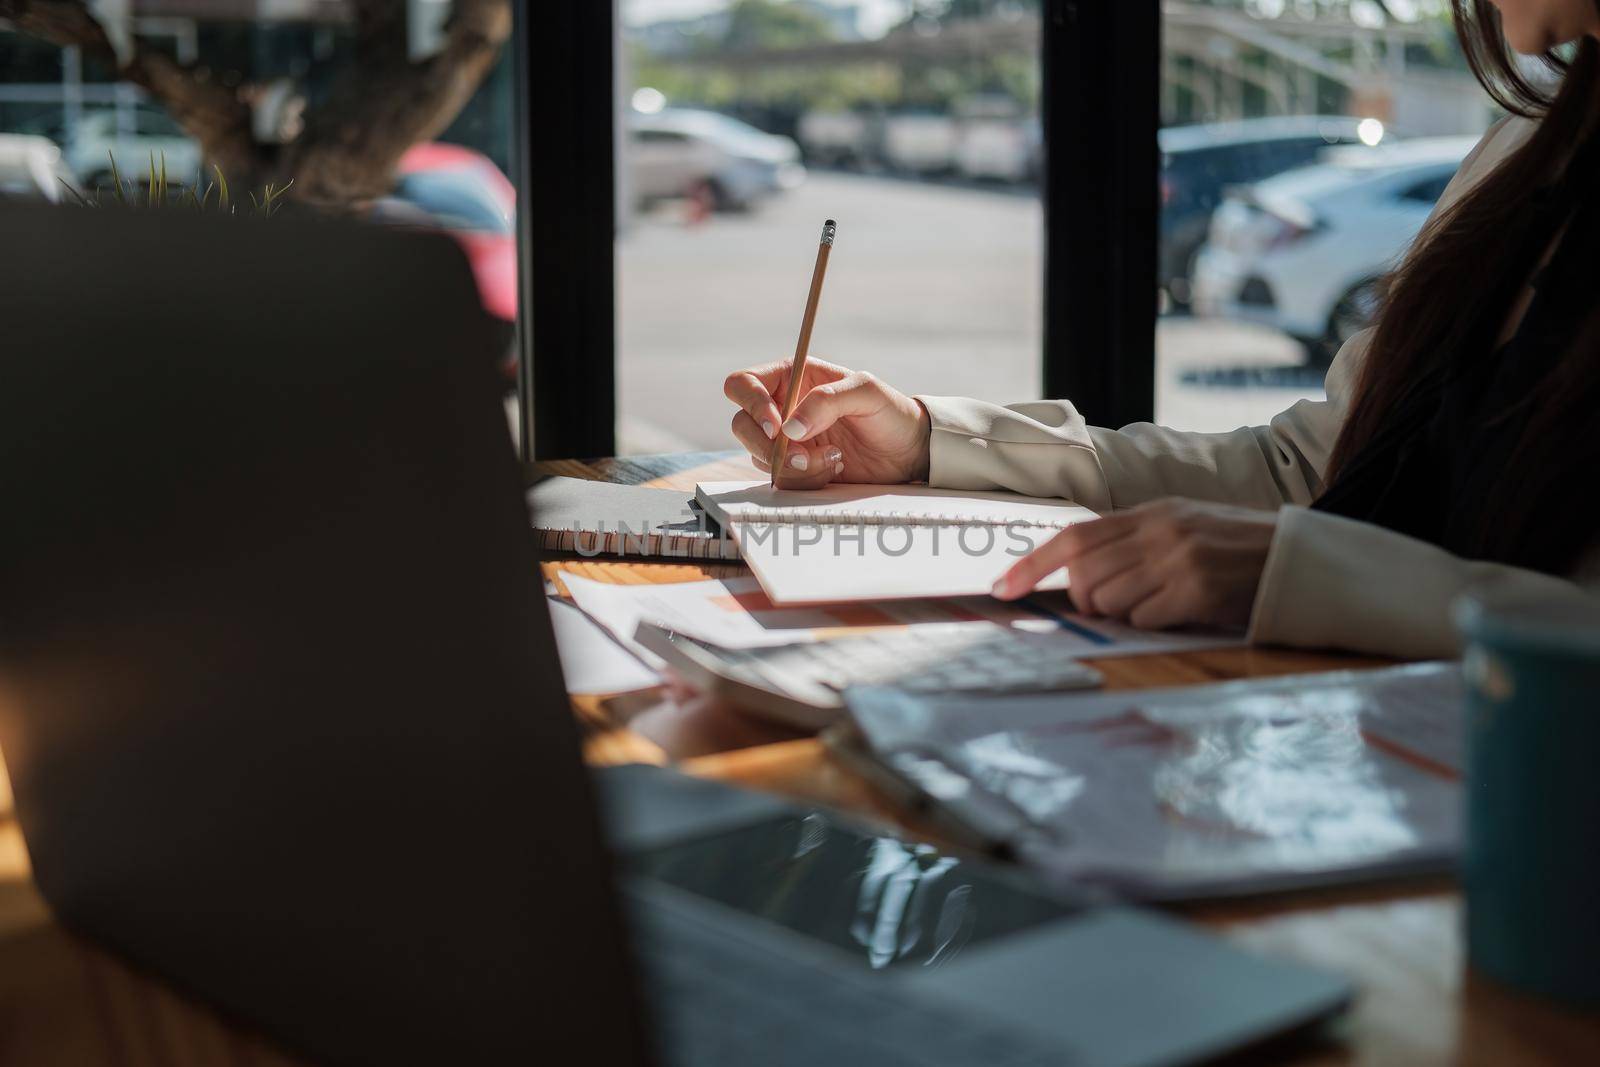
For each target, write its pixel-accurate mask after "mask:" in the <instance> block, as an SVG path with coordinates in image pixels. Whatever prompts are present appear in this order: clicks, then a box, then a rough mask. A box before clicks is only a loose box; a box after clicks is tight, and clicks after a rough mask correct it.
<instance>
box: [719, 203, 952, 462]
mask: <svg viewBox="0 0 1600 1067" xmlns="http://www.w3.org/2000/svg"><path fill="white" fill-rule="evenodd" d="M834 233H835V224H834V222H833V220H831V219H830V220H828V222H827V223H826V224H825V226H824V227H823V236H822V241H821V243H820V244H819V245H818V249H817V262H816V266H815V267H814V268H813V270H812V279H811V289H810V292H809V294H808V296H807V299H806V311H805V316H804V317H803V319H802V321H801V328H800V340H799V344H798V345H797V346H796V351H795V358H794V359H793V360H783V361H781V362H777V363H768V364H764V365H762V366H758V367H752V368H749V369H748V370H742V371H738V372H736V373H734V374H731V375H729V376H728V378H727V380H726V381H725V382H724V383H723V392H724V393H725V394H726V395H727V397H728V399H729V400H732V401H733V402H734V403H735V404H738V405H739V408H740V410H739V412H738V413H737V414H736V415H735V416H734V419H733V433H734V436H735V437H737V438H738V439H739V442H740V443H741V444H742V445H744V447H745V448H746V449H747V450H749V452H750V456H751V460H752V462H753V463H754V464H755V466H756V467H757V468H758V469H760V470H763V471H766V472H768V473H769V474H771V475H772V476H773V484H775V485H777V486H779V487H780V488H784V489H815V488H820V487H822V486H824V485H827V484H828V483H829V482H832V481H847V482H864V483H873V484H893V483H896V482H908V481H920V480H923V479H925V478H926V477H927V472H928V437H929V426H928V414H927V412H926V411H925V410H924V409H923V407H922V405H921V404H919V403H918V402H917V401H915V400H913V399H912V398H910V397H908V396H906V395H905V394H903V393H901V392H898V391H897V390H895V389H893V388H891V387H890V386H888V385H885V384H884V383H883V382H881V381H879V380H878V379H877V378H875V377H873V376H872V375H871V374H867V373H864V372H857V371H851V370H849V369H847V368H845V367H840V366H838V365H836V364H833V363H828V362H825V361H823V360H818V359H811V358H810V351H809V350H810V344H811V333H812V328H813V327H814V326H815V323H816V316H817V308H818V304H819V302H820V298H821V293H822V283H823V279H824V278H825V276H826V272H827V264H828V257H829V254H830V252H831V250H832V246H833V237H834ZM780 398H781V400H780ZM780 404H781V405H782V406H781V407H780Z"/></svg>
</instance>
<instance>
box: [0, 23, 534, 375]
mask: <svg viewBox="0 0 1600 1067" xmlns="http://www.w3.org/2000/svg"><path fill="white" fill-rule="evenodd" d="M157 8H159V9H160V11H159V13H157V12H155V11H154V9H157ZM510 10H511V0H477V2H473V3H470V4H468V3H465V2H462V3H454V4H453V3H451V2H449V0H404V2H401V0H397V2H396V3H394V4H392V5H364V6H361V7H360V8H359V10H358V11H357V12H356V13H355V14H352V10H351V6H350V5H344V4H334V3H283V4H257V3H246V2H243V0H211V2H207V3H186V4H160V5H150V4H118V5H109V4H108V5H100V6H99V7H97V8H96V11H97V12H98V13H97V15H96V18H98V19H99V20H100V21H101V29H103V30H104V31H105V33H107V34H108V35H109V36H110V37H111V39H113V40H123V41H127V42H130V44H129V47H130V48H131V49H132V50H134V53H136V54H137V57H138V59H139V64H140V69H148V68H150V67H151V65H154V67H155V69H170V68H172V67H176V68H178V70H179V71H180V72H181V71H182V70H184V69H186V68H192V69H194V70H196V71H202V72H203V73H204V76H203V77H196V78H187V77H182V76H179V77H175V78H167V79H151V78H137V79H134V80H127V79H124V78H122V77H121V74H120V73H119V71H118V70H116V69H114V64H113V63H112V62H111V61H110V59H109V58H108V57H105V58H99V57H96V56H95V49H94V47H93V41H92V40H91V39H88V38H86V39H85V41H84V43H83V45H82V46H81V47H80V46H71V45H69V46H63V45H62V44H61V43H59V42H49V41H45V40H42V39H40V38H37V37H34V36H30V35H28V34H26V33H24V32H21V31H20V30H19V29H16V28H14V27H10V26H0V195H4V196H9V197H27V198H34V199H43V200H50V201H64V202H67V203H75V202H76V200H77V198H78V197H85V198H89V199H94V198H95V197H97V196H98V197H99V198H100V199H101V200H102V201H103V202H105V203H106V204H107V205H108V206H109V205H110V204H111V203H112V202H113V201H116V200H117V199H118V197H117V194H116V182H115V180H114V178H113V174H114V173H116V174H120V176H121V178H122V186H121V198H122V199H123V200H127V199H132V200H134V201H137V202H138V204H139V206H141V207H144V206H147V204H148V198H149V195H150V192H149V186H150V184H151V182H150V177H151V175H150V171H151V161H152V159H153V160H154V161H155V167H156V173H157V175H158V176H159V175H160V174H161V172H162V170H163V168H164V171H165V175H166V179H167V182H168V200H169V201H170V203H169V205H168V206H169V207H172V208H178V209H184V210H201V205H200V203H199V201H201V200H202V199H203V200H204V210H207V211H215V210H218V206H219V202H220V192H221V181H220V180H218V178H217V174H218V172H219V171H220V173H221V175H222V178H223V179H225V180H226V182H227V184H228V186H229V188H230V193H231V195H232V202H233V208H234V210H235V212H240V211H249V210H256V209H255V208H253V207H252V206H251V205H252V200H251V198H252V196H253V197H254V198H255V199H256V200H257V201H265V200H267V199H268V193H267V187H268V185H269V184H270V185H271V186H272V189H273V193H272V197H271V199H272V202H273V204H274V205H275V207H276V208H277V209H280V210H281V209H284V208H287V209H290V210H294V209H296V208H301V207H305V206H306V205H314V206H315V208H316V209H317V210H323V211H329V212H333V213H338V214H354V215H357V216H361V217H365V218H370V219H373V220H375V221H378V222H388V223H396V224H403V225H410V226H425V227H430V228H434V229H438V230H441V231H443V232H445V233H447V234H450V235H452V236H453V237H455V238H456V239H457V240H458V241H459V242H460V244H461V246H462V248H463V249H464V250H465V252H466V254H467V257H468V259H469V260H470V262H471V265H472V269H473V272H474V275H475V277H476V279H477V281H478V284H479V291H480V295H481V297H482V299H483V303H484V306H485V308H486V309H487V310H488V311H489V312H490V313H491V314H492V315H494V316H496V317H497V318H498V319H499V320H500V321H501V322H502V323H503V324H504V337H505V351H506V353H507V355H508V357H509V356H511V355H512V353H513V352H514V347H513V339H514V331H515V321H516V313H517V282H516V278H517V258H516V244H515V238H514V233H513V229H514V226H513V223H514V219H515V211H516V193H515V189H514V188H513V186H512V183H511V180H510V178H508V177H507V174H508V173H509V171H510V161H511V157H512V134H513V124H512V118H511V114H512V97H511V93H512V85H513V79H512V73H511V70H510V60H509V54H508V52H507V50H506V48H505V45H504V39H505V38H506V37H507V36H508V34H509V29H510ZM459 12H465V13H466V17H465V18H463V19H462V20H460V21H461V30H460V32H461V33H462V34H463V36H462V37H461V38H460V40H458V41H457V46H456V47H453V48H450V49H448V50H447V49H446V45H447V44H449V43H450V41H451V40H452V38H451V37H450V34H451V33H452V32H454V31H452V29H451V28H450V24H449V22H448V20H449V18H450V16H451V15H452V14H453V13H459ZM396 52H398V53H399V54H401V55H403V56H405V57H407V58H409V59H410V60H412V61H413V65H412V66H410V67H408V68H404V71H403V72H402V73H396V70H395V64H394V63H393V59H392V57H393V56H394V54H395V53H396ZM134 53H130V54H134ZM446 55H447V56H449V57H450V58H449V59H448V60H443V59H440V60H439V62H441V63H443V62H447V61H448V62H449V63H450V64H451V68H452V69H450V70H448V71H441V70H438V69H434V68H430V66H429V63H430V62H431V61H433V60H434V59H435V58H436V57H440V56H446ZM382 57H389V58H382ZM126 58H127V57H126V56H125V57H124V61H125V60H126ZM430 72H431V73H430ZM440 73H449V74H451V75H452V76H453V77H451V78H439V77H438V76H437V75H438V74H440ZM425 74H426V75H427V77H426V78H425V77H424V75H425ZM461 83H465V84H466V85H468V86H470V87H471V88H472V89H473V90H474V91H473V92H471V93H469V94H466V95H465V96H463V95H462V94H460V93H459V92H458V91H457V88H458V86H459V85H460V84H461ZM397 93H406V94H409V96H408V97H407V99H408V101H409V102H410V106H409V107H408V108H406V109H396V108H393V107H391V106H386V105H384V103H383V102H384V101H385V100H386V99H390V98H392V97H393V96H394V94H397ZM174 94H177V95H174ZM180 115H184V116H191V117H190V118H189V119H188V120H186V121H179V119H178V118H177V116H180ZM439 130H442V131H443V132H442V133H436V132H435V131H439ZM208 188H209V192H208ZM285 190H286V191H285ZM513 376H514V371H513V370H512V365H511V364H509V363H508V365H507V383H508V389H509V386H510V384H511V382H512V379H513Z"/></svg>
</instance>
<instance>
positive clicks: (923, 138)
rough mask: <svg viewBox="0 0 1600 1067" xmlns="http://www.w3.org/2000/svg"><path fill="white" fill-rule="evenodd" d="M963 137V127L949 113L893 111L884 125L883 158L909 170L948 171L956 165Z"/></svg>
mask: <svg viewBox="0 0 1600 1067" xmlns="http://www.w3.org/2000/svg"><path fill="white" fill-rule="evenodd" d="M960 141H961V130H960V127H959V126H958V124H957V123H956V120H955V119H954V118H952V117H951V116H949V115H945V114H938V113H934V112H926V113H924V112H903V113H901V114H897V115H890V116H889V117H888V118H887V119H886V120H885V121H884V126H883V161H884V162H885V163H886V164H888V166H889V168H890V169H891V170H897V171H903V172H906V173H909V174H946V173H949V172H950V171H952V170H954V169H955V165H956V150H957V147H958V146H959V144H960Z"/></svg>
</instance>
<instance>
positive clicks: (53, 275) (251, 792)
mask: <svg viewBox="0 0 1600 1067" xmlns="http://www.w3.org/2000/svg"><path fill="white" fill-rule="evenodd" d="M0 233H4V234H5V244H6V245H7V247H8V248H12V249H28V250H29V252H28V254H27V255H26V256H19V255H7V256H5V257H0V322H3V323H4V324H5V325H4V329H5V331H6V335H7V336H6V343H5V345H4V346H3V348H0V353H3V354H0V367H3V370H0V375H3V379H0V380H3V382H4V385H3V388H0V500H4V501H5V508H6V511H7V514H8V516H9V518H8V519H7V521H6V522H5V523H0V744H3V746H4V751H5V755H6V759H7V764H8V767H9V769H10V772H11V775H12V779H13V787H14V790H15V793H16V798H17V806H18V814H19V817H20V818H21V820H22V825H23V830H24V833H25V835H26V837H27V840H28V845H29V849H30V852H31V855H32V858H33V863H34V868H35V874H36V878H37V880H38V883H39V885H40V886H41V888H42V889H43V891H44V893H45V895H46V896H47V897H48V899H49V900H50V902H51V904H52V905H53V906H54V908H55V909H56V911H57V913H58V914H59V915H60V916H61V917H62V918H63V919H64V920H65V921H66V922H67V923H68V924H70V925H72V926H74V927H76V928H78V929H80V930H82V931H84V932H86V933H88V934H90V935H92V936H93V937H95V938H98V939H101V940H103V941H104V942H107V943H109V944H110V945H112V946H113V947H115V948H117V949H119V950H121V951H123V952H124V953H126V954H127V955H128V956H130V957H131V958H133V959H134V960H135V961H136V962H138V963H140V964H142V965H144V966H146V967H148V968H150V969H152V970H154V971H156V972H158V973H160V974H162V975H165V976H167V977H168V978H170V979H171V980H173V981H174V982H175V983H177V984H178V985H180V986H181V987H183V988H185V989H187V990H189V991H192V992H194V993H196V994H199V995H200V996H202V997H205V998H208V999H210V1000H212V1001H214V1002H215V1003H217V1004H218V1005H220V1006H222V1007H223V1008H224V1009H226V1010H227V1011H228V1012H230V1013H233V1014H236V1015H238V1016H242V1017H244V1018H245V1019H247V1020H249V1021H251V1022H253V1023H255V1024H257V1025H259V1026H260V1027H262V1028H263V1029H265V1030H266V1031H267V1032H269V1033H270V1034H272V1035H275V1036H276V1037H278V1038H280V1039H281V1040H283V1041H284V1042H285V1043H286V1044H288V1045H289V1046H290V1047H291V1048H293V1049H295V1050H298V1051H300V1052H303V1053H306V1054H308V1055H309V1056H310V1057H311V1058H313V1059H315V1060H317V1061H318V1062H327V1063H347V1062H382V1063H396V1064H404V1063H430V1064H437V1063H444V1062H533V1061H534V1060H535V1059H537V1058H538V1057H539V1055H540V1054H541V1053H548V1052H549V1050H550V1049H551V1048H552V1046H553V1045H560V1044H563V1043H564V1042H565V1040H566V1039H570V1038H573V1037H575V1036H581V1039H582V1040H583V1041H584V1043H585V1045H586V1047H587V1048H588V1049H589V1059H590V1060H591V1061H592V1062H639V1061H640V1059H641V1057H642V1056H643V1037H642V1034H643V1026H642V1024H641V1023H640V1022H639V1021H638V1013H637V1012H636V1011H633V1010H631V1009H629V1008H626V1007H619V1005H624V1004H628V1003H629V999H628V998H629V997H630V996H631V991H630V989H629V983H630V978H629V972H628V969H627V967H626V960H625V952H624V945H623V938H622V932H621V929H620V925H619V921H618V918H617V914H616V910H615V902H614V899H613V895H612V893H611V881H610V877H611V876H610V870H609V867H608V862H607V858H606V856H605V854H604V851H603V849H602V846H601V844H600V838H599V834H598V830H597V827H596V820H595V816H594V813H593V804H592V801H591V798H590V794H589V784H588V781H587V776H586V774H585V773H584V771H583V769H582V767H581V764H580V761H579V758H578V748H577V739H576V736H575V728H574V724H573V721H572V717H571V714H570V709H569V708H568V707H567V704H566V700H565V695H564V692H563V689H562V686H561V684H560V674H559V668H558V666H557V662H556V659H555V655H554V650H553V644H552V638H551V635H550V630H549V618H548V615H547V613H546V609H545V607H544V597H543V591H542V584H541V581H540V578H539V574H538V570H537V564H536V562H535V560H534V558H533V555H532V551H531V541H530V531H529V528H528V522H527V515H526V512H525V509H524V506H523V503H522V497H521V479H520V476H519V471H518V469H517V467H516V463H515V459H514V457H513V454H512V450H511V445H510V442H509V439H508V432H507V426H506V420H505V417H504V413H503V410H502V408H501V400H500V394H501V387H500V385H499V384H498V381H497V378H496V372H495V370H494V366H493V364H494V359H495V355H496V343H495V340H494V338H493V334H492V331H491V328H490V325H489V324H488V323H487V322H486V320H485V319H484V317H483V315H482V313H481V311H480V310H479V309H478V301H477V299H476V296H475V294H474V291H473V288H472V282H471V277H470V273H469V271H468V268H467V266H466V264H465V262H464V260H463V259H462V258H461V256H460V254H459V253H458V252H457V251H456V250H455V248H454V246H453V245H451V244H450V243H449V242H448V241H446V240H444V239H442V238H436V237H430V236H423V235H418V234H407V233H399V232H391V231H382V230H374V229H370V228H365V227H357V226H354V225H342V224H341V225H335V224H330V223H318V224H314V225H313V224H309V223H297V222H293V221H290V220H287V219H275V220H273V221H271V222H270V223H265V224H262V223H256V222H238V221H233V220H223V221H211V222H208V221H205V220H200V219H193V218H178V217H175V216H173V215H165V216H157V215H137V214H132V213H123V212H114V211H89V210H83V209H54V210H44V209H21V208H5V209H4V210H0ZM602 1020H603V1022H602Z"/></svg>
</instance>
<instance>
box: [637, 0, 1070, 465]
mask: <svg viewBox="0 0 1600 1067" xmlns="http://www.w3.org/2000/svg"><path fill="white" fill-rule="evenodd" d="M1038 7H1039V5H1038V3H1037V0H963V2H960V3H945V2H939V3H925V2H917V3H912V2H910V0H623V2H622V15H623V27H622V34H623V48H622V52H623V83H624V85H625V90H624V93H623V94H622V95H623V99H622V100H621V101H620V104H621V105H622V110H623V112H624V119H623V122H624V124H625V128H626V129H627V130H628V135H627V136H625V137H624V138H622V154H621V157H620V159H619V174H618V179H619V185H620V187H621V199H622V204H623V209H622V219H621V232H620V235H619V238H618V245H617V253H618V256H617V258H618V293H617V310H618V321H617V328H618V394H619V395H618V417H619V425H618V443H619V447H620V448H622V449H623V450H625V451H635V452H639V451H662V450H668V449H677V448H731V447H735V442H734V440H733V438H732V437H731V435H730V434H729V432H728V423H729V420H730V418H731V416H732V414H733V412H732V409H731V407H730V406H729V405H728V403H727V402H726V401H725V400H723V398H722V389H721V384H722V379H723V378H724V377H725V376H726V375H727V374H728V373H729V372H730V371H732V370H735V369H738V368H740V367H745V366H749V365H752V364H755V363H758V362H765V361H769V360H776V359H784V358H787V357H789V356H791V355H793V353H794V346H795V339H796V337H797V335H798V331H799V327H800V317H801V312H802V310H803V308H804V305H805V297H806V290H807V286H808V284H809V281H810V275H811V267H812V262H813V260H814V258H815V253H816V245H817V239H818V236H819V234H820V232H821V228H822V222H823V220H824V219H827V218H833V219H837V220H838V223H839V235H838V244H837V245H836V247H835V250H834V254H833V256H832V260H831V264H830V266H829V269H828V279H827V286H826V289H825V291H824V293H823V296H822V303H821V310H820V314H819V317H818V320H817V327H816V334H815V338H814V341H813V344H812V352H813V354H814V355H817V356H820V357H822V358H826V359H830V360H833V361H836V362H839V363H843V364H845V365H847V366H852V367H856V368H860V369H863V370H870V371H872V372H874V373H876V374H878V375H880V376H882V377H883V378H885V379H886V380H889V381H892V382H893V383H894V384H895V385H897V386H899V387H900V388H903V389H905V390H907V391H910V392H924V393H961V394H967V395H974V396H981V397H987V398H991V399H996V400H1002V401H1015V400H1019V399H1026V398H1029V397H1036V396H1038V394H1039V388H1040V377H1041V374H1040V372H1041V365H1042V359H1041V348H1040V346H1041V344H1042V334H1043V312H1042V292H1043V267H1042V248H1043V213H1042V211H1041V208H1040V202H1039V197H1038V192H1037V185H1036V181H1037V177H1038V171H1039V167H1040V162H1041V157H1042V151H1041V145H1040V133H1039V120H1038V114H1039V111H1038V97H1039V61H1038V55H1039V23H1038V15H1037V11H1038Z"/></svg>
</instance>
